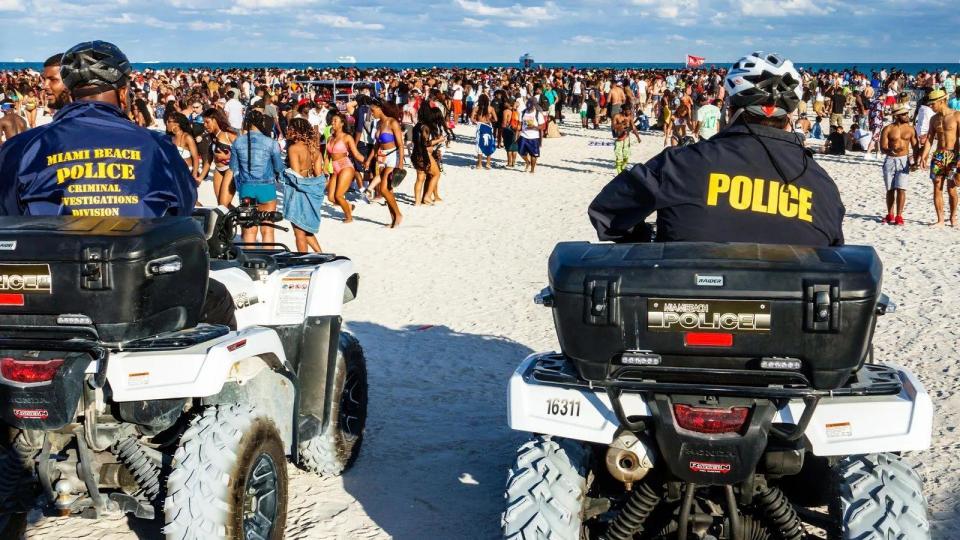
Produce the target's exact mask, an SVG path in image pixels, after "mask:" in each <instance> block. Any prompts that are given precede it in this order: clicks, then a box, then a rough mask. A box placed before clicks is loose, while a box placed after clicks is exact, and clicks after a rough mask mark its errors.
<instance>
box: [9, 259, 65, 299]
mask: <svg viewBox="0 0 960 540" xmlns="http://www.w3.org/2000/svg"><path fill="white" fill-rule="evenodd" d="M50 281H51V280H50V266H49V265H46V264H0V293H48V294H49V293H51V292H53V290H52V287H51V285H50Z"/></svg>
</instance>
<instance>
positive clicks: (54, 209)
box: [0, 41, 236, 326]
mask: <svg viewBox="0 0 960 540" xmlns="http://www.w3.org/2000/svg"><path fill="white" fill-rule="evenodd" d="M130 72H131V67H130V62H129V61H128V60H127V57H126V56H125V55H124V54H123V52H121V51H120V49H118V48H117V47H116V46H115V45H113V44H112V43H107V42H104V41H91V42H86V43H80V44H79V45H76V46H74V47H73V48H71V49H70V50H68V51H67V52H66V53H64V55H63V58H62V59H61V62H60V76H61V78H62V79H63V84H64V86H65V87H66V88H67V90H68V91H69V92H70V94H71V96H72V98H73V102H72V103H70V104H68V105H66V106H64V107H63V108H62V109H61V110H60V111H59V112H57V114H56V116H55V117H54V119H53V122H51V123H49V124H47V125H45V126H41V127H38V128H35V129H31V130H29V131H26V132H24V133H21V134H20V135H18V136H16V137H14V138H12V139H11V140H10V141H8V142H7V144H4V145H3V148H2V149H0V215H29V216H51V215H53V216H99V217H106V216H122V217H138V218H153V217H161V216H189V215H190V214H191V213H192V211H193V207H194V205H195V203H196V201H197V189H196V183H195V182H194V180H193V177H192V175H191V174H190V171H189V169H187V166H186V163H185V162H184V160H183V158H181V157H180V155H179V153H178V152H177V149H176V147H175V146H174V145H173V143H172V142H171V141H170V140H169V138H167V137H166V136H164V134H162V133H158V132H154V131H150V130H147V129H144V128H141V127H139V126H137V125H136V124H134V123H133V122H131V121H130V119H129V118H128V117H127V116H126V114H125V112H124V111H125V110H127V107H128V105H129V101H130V97H129V93H128V87H127V85H128V82H129V79H130ZM233 311H234V307H233V301H232V299H231V298H230V294H229V292H228V291H227V290H226V288H225V287H224V286H223V285H222V284H220V283H218V282H216V281H213V280H211V281H210V285H209V287H208V293H207V301H206V304H205V306H204V313H205V317H204V318H205V320H206V321H207V322H216V323H221V324H230V325H232V326H235V325H236V321H235V318H234V315H233Z"/></svg>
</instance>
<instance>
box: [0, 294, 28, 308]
mask: <svg viewBox="0 0 960 540" xmlns="http://www.w3.org/2000/svg"><path fill="white" fill-rule="evenodd" d="M22 305H23V295H22V294H6V293H5V294H0V306H22Z"/></svg>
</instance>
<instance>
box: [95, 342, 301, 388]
mask: <svg viewBox="0 0 960 540" xmlns="http://www.w3.org/2000/svg"><path fill="white" fill-rule="evenodd" d="M92 367H95V366H92ZM266 368H271V369H274V370H284V371H287V372H291V373H292V371H293V370H292V369H290V367H289V364H288V363H287V359H286V356H285V355H284V352H283V345H282V344H281V343H280V338H279V337H277V333H276V332H275V331H273V330H272V329H269V328H263V327H253V328H248V329H245V330H241V331H240V332H230V333H228V334H226V335H224V336H221V337H219V338H216V339H213V340H211V341H207V342H204V343H200V344H197V345H195V346H193V347H189V348H186V349H174V350H136V351H120V352H117V353H113V354H112V355H111V356H110V360H109V363H108V364H107V380H108V381H109V382H110V388H111V389H112V391H113V400H114V401H118V402H123V401H142V400H150V399H171V398H183V397H186V398H205V397H210V396H213V395H216V394H218V393H220V391H221V390H222V389H223V385H224V383H226V382H228V381H233V382H237V383H239V384H244V383H246V382H247V381H248V380H251V379H253V378H255V377H256V376H257V375H258V374H259V373H260V371H261V370H263V369H266ZM90 369H91V368H88V371H89V370H90Z"/></svg>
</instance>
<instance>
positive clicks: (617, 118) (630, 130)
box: [611, 100, 640, 173]
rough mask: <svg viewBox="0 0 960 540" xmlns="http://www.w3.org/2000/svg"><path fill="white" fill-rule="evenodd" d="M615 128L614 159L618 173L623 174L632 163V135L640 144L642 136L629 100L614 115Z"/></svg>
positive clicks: (613, 126)
mask: <svg viewBox="0 0 960 540" xmlns="http://www.w3.org/2000/svg"><path fill="white" fill-rule="evenodd" d="M611 126H612V128H613V138H614V142H613V158H614V161H615V168H616V169H617V173H621V172H623V170H624V169H626V168H627V165H628V164H629V163H630V135H631V134H633V136H634V137H636V138H637V142H638V143H639V142H640V134H639V133H637V126H636V124H635V123H634V120H633V107H632V105H631V104H630V101H629V100H627V101H626V103H625V104H624V107H623V108H622V109H621V110H620V112H618V113H617V114H616V115H614V117H613V120H612V122H611Z"/></svg>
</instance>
